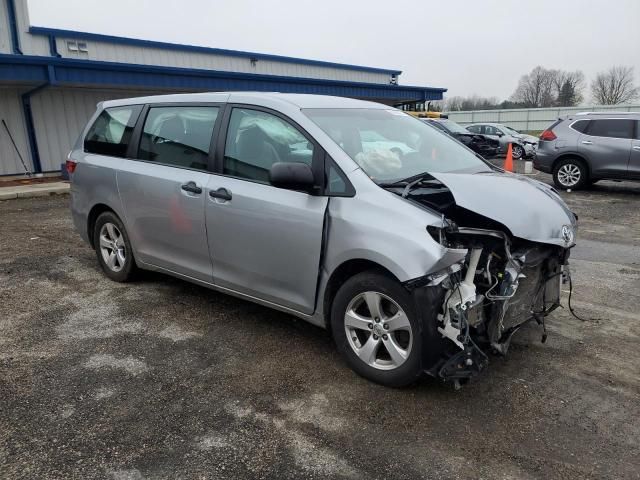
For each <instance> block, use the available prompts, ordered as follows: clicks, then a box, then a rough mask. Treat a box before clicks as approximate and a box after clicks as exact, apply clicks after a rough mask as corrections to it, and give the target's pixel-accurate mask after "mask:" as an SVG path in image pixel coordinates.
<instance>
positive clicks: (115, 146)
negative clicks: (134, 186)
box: [84, 105, 142, 158]
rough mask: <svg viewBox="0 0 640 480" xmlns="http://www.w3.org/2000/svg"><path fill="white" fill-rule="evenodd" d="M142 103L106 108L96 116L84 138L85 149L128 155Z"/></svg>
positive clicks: (103, 153)
mask: <svg viewBox="0 0 640 480" xmlns="http://www.w3.org/2000/svg"><path fill="white" fill-rule="evenodd" d="M140 110H142V106H141V105H133V106H127V107H113V108H106V109H104V110H103V111H102V113H101V114H100V115H98V118H96V120H95V122H93V125H91V128H90V129H89V132H87V136H86V137H85V139H84V151H85V152H88V153H95V154H98V155H108V156H111V157H123V158H124V157H126V156H127V148H129V142H130V141H131V137H132V135H133V128H134V127H135V124H136V121H137V120H138V115H139V114H140Z"/></svg>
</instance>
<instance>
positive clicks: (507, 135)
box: [466, 123, 536, 160]
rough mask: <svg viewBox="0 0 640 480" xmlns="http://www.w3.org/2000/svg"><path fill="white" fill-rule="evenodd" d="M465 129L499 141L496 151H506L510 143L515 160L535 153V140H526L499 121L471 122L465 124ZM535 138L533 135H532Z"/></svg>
mask: <svg viewBox="0 0 640 480" xmlns="http://www.w3.org/2000/svg"><path fill="white" fill-rule="evenodd" d="M466 128H467V130H469V131H470V132H473V133H481V134H482V135H485V136H486V137H489V138H493V139H495V140H498V142H500V148H499V150H498V153H501V154H505V153H507V148H508V147H509V144H512V147H511V148H512V154H513V158H514V159H515V160H520V159H521V158H528V157H533V156H534V155H535V153H536V142H534V141H530V140H526V139H525V138H524V137H523V136H522V135H521V134H520V133H518V132H516V131H515V130H512V129H509V128H508V127H507V126H505V125H502V124H499V123H472V124H471V125H466ZM534 138H535V137H534Z"/></svg>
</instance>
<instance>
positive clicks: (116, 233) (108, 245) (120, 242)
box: [100, 222, 127, 272]
mask: <svg viewBox="0 0 640 480" xmlns="http://www.w3.org/2000/svg"><path fill="white" fill-rule="evenodd" d="M100 253H101V254H102V259H103V260H104V263H105V265H107V267H108V268H109V269H110V270H111V271H113V272H119V271H120V270H122V269H123V268H124V266H125V263H126V261H127V252H126V248H125V244H124V237H123V236H122V232H120V230H119V229H118V227H117V226H116V225H114V224H113V223H111V222H107V223H105V224H104V225H103V226H102V228H101V229H100Z"/></svg>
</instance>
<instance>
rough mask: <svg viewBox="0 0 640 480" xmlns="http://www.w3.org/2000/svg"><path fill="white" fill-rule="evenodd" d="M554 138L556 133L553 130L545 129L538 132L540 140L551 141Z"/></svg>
mask: <svg viewBox="0 0 640 480" xmlns="http://www.w3.org/2000/svg"><path fill="white" fill-rule="evenodd" d="M556 138H558V137H556V134H555V133H553V130H545V131H544V132H542V133H541V134H540V140H545V141H547V142H551V141H552V140H555V139H556Z"/></svg>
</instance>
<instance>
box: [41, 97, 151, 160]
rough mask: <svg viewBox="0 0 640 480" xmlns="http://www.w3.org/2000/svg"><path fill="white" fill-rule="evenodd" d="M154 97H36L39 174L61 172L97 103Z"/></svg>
mask: <svg viewBox="0 0 640 480" xmlns="http://www.w3.org/2000/svg"><path fill="white" fill-rule="evenodd" d="M156 93H160V92H157V91H152V92H150V91H133V90H115V91H111V90H88V89H82V88H73V89H59V88H48V89H46V90H43V91H41V92H38V93H36V94H35V95H34V96H33V97H32V98H31V108H32V111H33V123H34V125H35V130H36V139H37V141H38V151H39V152H40V162H41V164H42V170H43V171H55V170H60V164H61V163H63V162H64V161H65V160H66V158H67V154H68V153H69V151H70V150H71V148H73V145H74V144H75V143H76V140H77V139H78V136H79V135H80V132H81V131H82V129H83V128H84V126H85V125H86V123H87V121H88V120H89V118H90V117H91V115H93V113H94V112H95V111H96V105H97V104H98V102H102V101H104V100H111V99H116V98H128V97H138V96H143V95H153V94H156Z"/></svg>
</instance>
